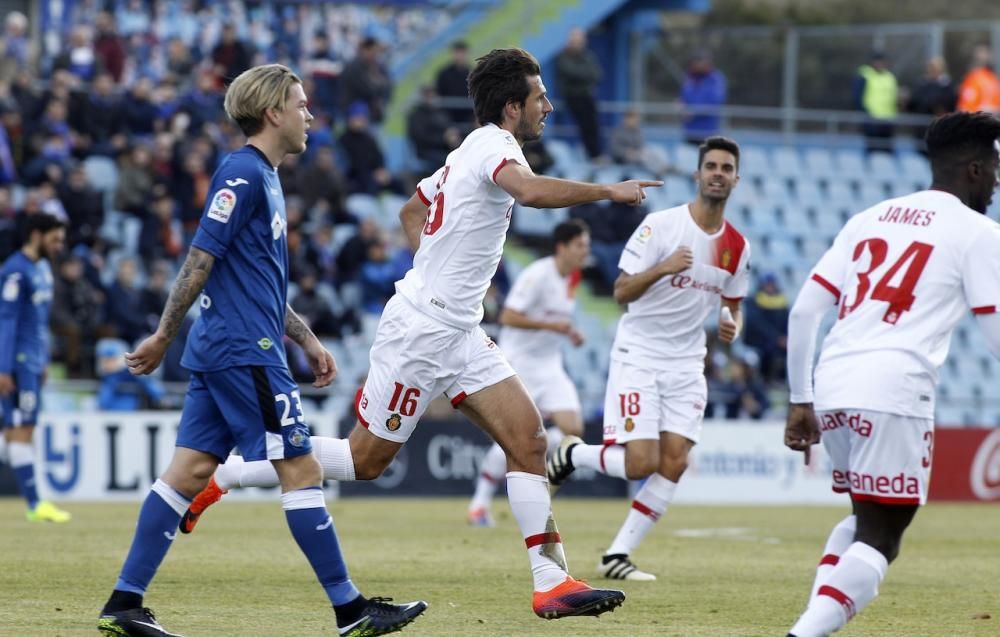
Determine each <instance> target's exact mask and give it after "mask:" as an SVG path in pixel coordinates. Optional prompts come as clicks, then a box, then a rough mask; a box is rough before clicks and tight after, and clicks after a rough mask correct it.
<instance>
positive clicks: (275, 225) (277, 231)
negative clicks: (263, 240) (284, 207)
mask: <svg viewBox="0 0 1000 637" xmlns="http://www.w3.org/2000/svg"><path fill="white" fill-rule="evenodd" d="M285 227H286V226H285V220H284V219H282V218H281V215H280V214H278V211H277V210H275V211H274V218H273V219H271V237H273V238H274V240H275V241H277V240H278V237H280V236H281V233H282V232H284V231H285Z"/></svg>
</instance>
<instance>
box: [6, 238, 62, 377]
mask: <svg viewBox="0 0 1000 637" xmlns="http://www.w3.org/2000/svg"><path fill="white" fill-rule="evenodd" d="M51 305H52V269H51V268H50V267H49V262H48V261H47V260H45V259H39V260H38V261H32V260H31V259H29V258H28V256H27V255H26V254H24V252H21V251H18V252H15V253H14V254H13V255H11V256H10V257H9V258H8V259H7V260H6V261H5V262H4V264H3V268H2V269H0V373H4V374H10V373H12V372H13V371H14V369H15V366H16V367H18V368H21V369H23V370H25V371H29V372H32V373H34V374H41V373H43V372H44V371H45V366H46V365H48V363H49V308H50V306H51Z"/></svg>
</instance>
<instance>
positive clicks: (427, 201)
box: [417, 186, 431, 206]
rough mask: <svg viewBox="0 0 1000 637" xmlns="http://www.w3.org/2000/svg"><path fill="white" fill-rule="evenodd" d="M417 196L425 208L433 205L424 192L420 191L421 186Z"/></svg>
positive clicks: (418, 187) (418, 188)
mask: <svg viewBox="0 0 1000 637" xmlns="http://www.w3.org/2000/svg"><path fill="white" fill-rule="evenodd" d="M417 196H418V197H420V201H422V202H424V205H425V206H429V205H431V200H430V199H428V198H427V195H425V194H424V191H422V190H420V186H417Z"/></svg>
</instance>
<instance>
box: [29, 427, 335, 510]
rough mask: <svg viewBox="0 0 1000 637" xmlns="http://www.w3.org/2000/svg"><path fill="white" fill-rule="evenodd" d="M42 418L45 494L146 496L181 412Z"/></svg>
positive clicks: (266, 494) (40, 470)
mask: <svg viewBox="0 0 1000 637" xmlns="http://www.w3.org/2000/svg"><path fill="white" fill-rule="evenodd" d="M314 417H315V419H316V423H317V424H315V425H313V429H314V430H315V431H316V433H317V434H320V433H321V434H322V435H327V436H329V435H333V433H334V429H333V427H334V426H335V425H333V424H332V421H333V418H324V417H322V415H321V414H318V413H316V416H314ZM41 421H42V424H41V425H40V426H39V427H38V429H37V430H36V431H35V449H36V453H37V461H38V464H37V465H36V479H37V481H38V485H39V489H40V490H41V492H42V497H46V498H51V499H53V500H56V501H60V502H65V501H69V500H141V499H142V498H144V497H145V496H146V492H147V491H148V490H149V487H150V485H152V483H153V481H155V480H156V478H157V477H158V476H159V475H160V474H161V473H163V470H164V469H166V468H167V465H168V464H169V463H170V458H171V457H172V456H173V453H174V441H175V439H176V436H177V424H178V423H179V422H180V412H175V411H150V412H84V413H44V412H43V413H42V416H41ZM310 424H312V423H310ZM335 489H336V485H333V490H334V491H335ZM277 494H278V491H277V489H264V490H262V489H246V490H241V491H240V492H238V493H236V492H234V493H233V494H232V495H233V496H235V497H236V498H241V499H242V498H246V499H268V500H271V499H276V498H277V497H278V495H277ZM330 494H331V493H330V491H329V490H328V495H330ZM227 497H230V496H227Z"/></svg>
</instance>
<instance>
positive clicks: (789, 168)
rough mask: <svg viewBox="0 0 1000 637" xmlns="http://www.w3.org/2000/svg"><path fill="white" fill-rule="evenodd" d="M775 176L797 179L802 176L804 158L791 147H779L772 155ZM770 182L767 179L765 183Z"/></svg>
mask: <svg viewBox="0 0 1000 637" xmlns="http://www.w3.org/2000/svg"><path fill="white" fill-rule="evenodd" d="M772 156H773V158H774V161H773V164H772V166H773V168H774V174H775V175H777V176H778V177H797V176H799V175H801V174H802V167H803V163H802V157H801V156H800V155H799V152H798V151H797V150H796V149H795V148H793V147H791V146H778V147H777V148H775V149H774V152H773V154H772ZM768 181H770V180H767V179H765V180H764V183H765V184H766V183H767V182H768Z"/></svg>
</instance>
